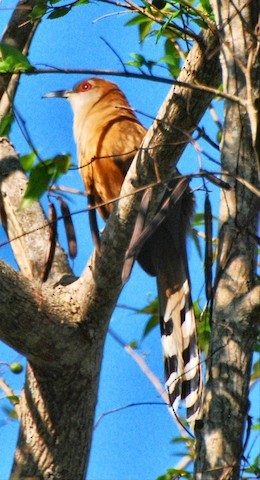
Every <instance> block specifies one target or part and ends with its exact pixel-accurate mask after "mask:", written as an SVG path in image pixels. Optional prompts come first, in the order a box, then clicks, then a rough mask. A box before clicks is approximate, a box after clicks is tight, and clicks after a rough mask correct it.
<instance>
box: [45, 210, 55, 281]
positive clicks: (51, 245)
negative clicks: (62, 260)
mask: <svg viewBox="0 0 260 480" xmlns="http://www.w3.org/2000/svg"><path fill="white" fill-rule="evenodd" d="M49 220H50V223H49V248H48V251H47V254H46V259H45V264H44V269H43V273H42V282H43V283H44V282H46V280H47V279H48V277H49V273H50V270H51V267H52V263H53V259H54V254H55V248H56V240H57V212H56V208H55V206H54V204H53V203H52V202H49Z"/></svg>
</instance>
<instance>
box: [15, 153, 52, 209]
mask: <svg viewBox="0 0 260 480" xmlns="http://www.w3.org/2000/svg"><path fill="white" fill-rule="evenodd" d="M51 179H52V174H51V173H50V172H49V171H48V168H47V165H46V164H45V163H44V162H43V163H38V164H37V165H36V166H35V167H34V168H33V169H32V171H31V174H30V177H29V183H28V186H27V189H26V191H25V194H24V196H23V199H22V202H21V206H20V208H27V207H29V206H30V205H32V203H33V202H35V201H36V200H38V199H39V198H40V197H41V196H42V195H43V193H44V192H46V190H47V188H48V185H49V183H50V181H51Z"/></svg>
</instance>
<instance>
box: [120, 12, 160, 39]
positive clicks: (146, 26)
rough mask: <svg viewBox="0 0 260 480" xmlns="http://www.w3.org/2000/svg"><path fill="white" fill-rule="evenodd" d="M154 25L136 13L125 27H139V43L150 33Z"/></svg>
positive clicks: (148, 19)
mask: <svg viewBox="0 0 260 480" xmlns="http://www.w3.org/2000/svg"><path fill="white" fill-rule="evenodd" d="M153 24H154V21H153V20H150V18H147V17H146V16H145V15H142V14H141V13H138V14H137V15H135V16H134V17H133V18H131V20H129V21H128V22H127V23H126V24H125V25H126V26H127V27H129V26H132V25H139V37H140V41H141V42H143V41H144V39H145V37H147V35H148V34H149V33H150V31H151V29H152V26H153Z"/></svg>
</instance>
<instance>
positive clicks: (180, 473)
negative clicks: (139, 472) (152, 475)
mask: <svg viewBox="0 0 260 480" xmlns="http://www.w3.org/2000/svg"><path fill="white" fill-rule="evenodd" d="M174 478H176V479H177V478H188V479H191V478H192V474H191V473H189V472H186V470H181V469H177V468H170V469H169V470H167V473H166V474H165V475H161V476H160V477H158V478H157V480H173V479H174Z"/></svg>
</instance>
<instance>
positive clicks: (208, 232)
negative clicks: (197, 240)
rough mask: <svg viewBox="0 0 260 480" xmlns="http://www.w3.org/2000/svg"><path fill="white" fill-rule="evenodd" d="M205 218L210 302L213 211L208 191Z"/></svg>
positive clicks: (207, 278)
mask: <svg viewBox="0 0 260 480" xmlns="http://www.w3.org/2000/svg"><path fill="white" fill-rule="evenodd" d="M204 218H205V290H206V298H207V300H208V302H209V301H210V300H212V263H213V256H212V212H211V204H210V200H209V194H208V192H206V198H205V204H204Z"/></svg>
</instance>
